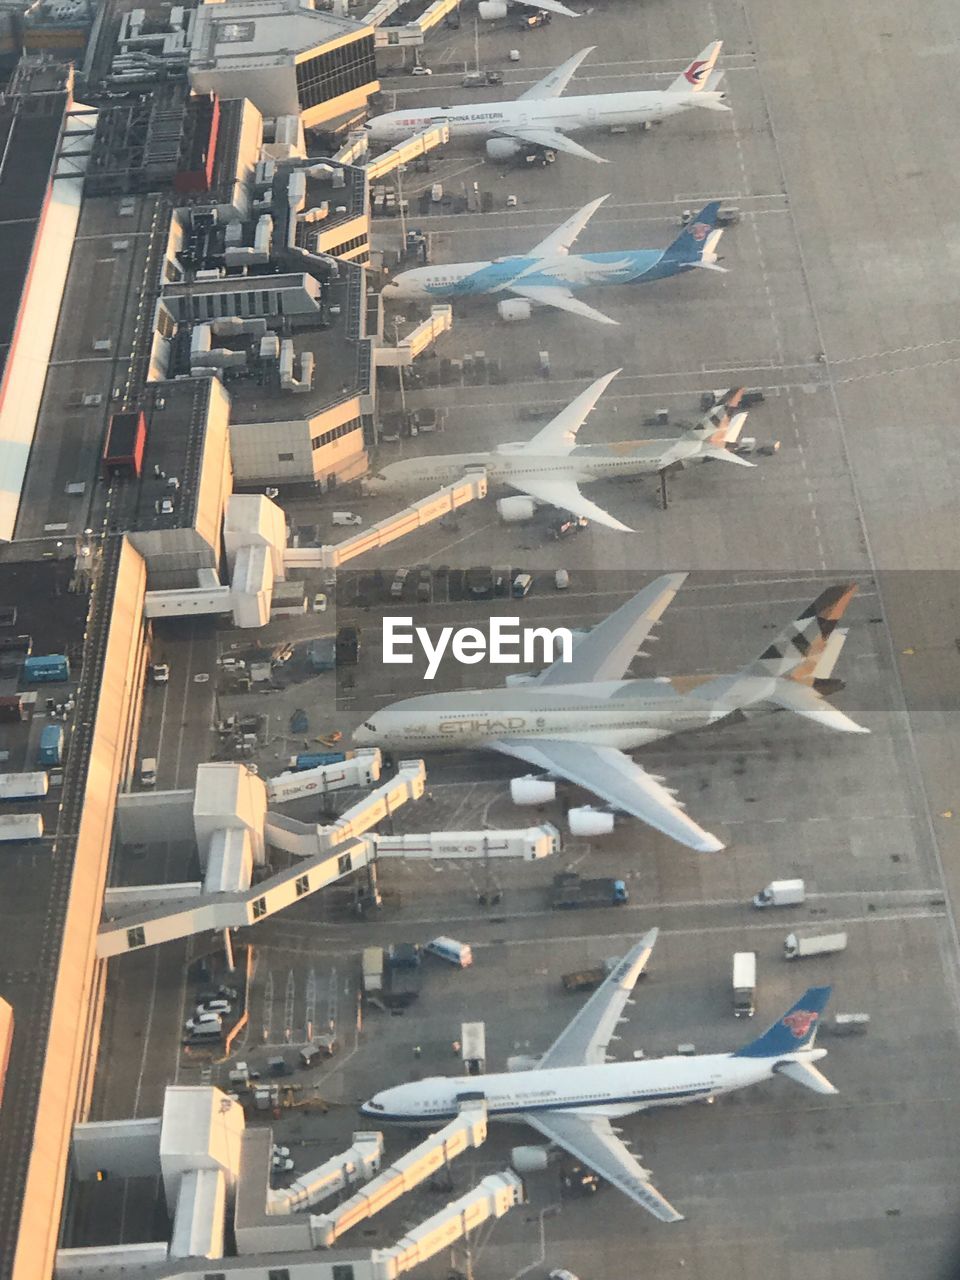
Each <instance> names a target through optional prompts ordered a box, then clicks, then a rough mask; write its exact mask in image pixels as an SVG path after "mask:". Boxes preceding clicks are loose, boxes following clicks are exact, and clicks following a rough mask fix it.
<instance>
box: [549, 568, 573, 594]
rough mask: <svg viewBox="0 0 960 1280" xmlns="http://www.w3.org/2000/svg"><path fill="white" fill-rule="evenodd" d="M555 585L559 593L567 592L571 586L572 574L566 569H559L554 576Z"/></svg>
mask: <svg viewBox="0 0 960 1280" xmlns="http://www.w3.org/2000/svg"><path fill="white" fill-rule="evenodd" d="M553 585H554V586H555V587H556V588H557V590H558V591H566V589H567V587H569V585H570V574H569V573H568V572H567V570H566V569H558V570H557V572H556V573H555V574H554V575H553Z"/></svg>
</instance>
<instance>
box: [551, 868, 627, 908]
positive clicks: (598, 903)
mask: <svg viewBox="0 0 960 1280" xmlns="http://www.w3.org/2000/svg"><path fill="white" fill-rule="evenodd" d="M629 900H630V894H629V892H628V890H627V886H626V884H625V883H624V882H623V881H622V880H611V879H609V878H608V877H606V876H603V877H601V878H600V879H596V880H583V879H581V877H580V876H579V875H578V874H577V873H576V872H575V871H561V872H560V873H559V875H555V876H554V877H553V899H552V905H553V906H554V908H555V909H557V910H559V911H570V910H575V909H576V908H578V907H619V906H622V905H623V904H624V903H625V902H628V901H629Z"/></svg>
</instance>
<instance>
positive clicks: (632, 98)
mask: <svg viewBox="0 0 960 1280" xmlns="http://www.w3.org/2000/svg"><path fill="white" fill-rule="evenodd" d="M722 44H723V41H722V40H715V41H714V42H713V44H711V45H708V46H707V48H706V49H704V51H703V52H702V53H701V54H700V55H699V57H697V58H694V60H693V62H691V63H690V65H689V66H688V67H686V68H685V69H684V70H683V72H682V73H681V74H680V75H679V76H678V77H677V78H676V80H674V82H673V83H672V84H671V85H670V87H669V88H667V89H648V90H644V91H642V92H633V93H592V94H585V95H582V96H580V97H576V98H563V99H561V98H560V95H561V94H562V93H563V91H564V89H565V88H566V87H567V85H568V84H569V83H570V80H571V79H572V77H573V74H574V72H575V71H576V69H577V68H578V67H579V66H580V63H581V62H582V61H583V60H584V58H585V57H586V56H587V54H588V53H592V52H593V47H591V48H589V49H581V50H580V52H579V53H575V54H574V55H573V57H572V58H569V59H568V60H567V61H566V62H565V63H564V64H563V66H561V67H557V69H556V70H555V71H551V72H550V74H549V75H548V76H544V78H543V79H542V80H540V81H538V82H537V83H536V84H535V85H534V86H533V87H532V88H531V89H528V90H527V91H526V93H522V94H521V95H520V97H519V98H518V99H517V100H516V101H515V102H473V103H467V104H465V105H464V106H460V107H407V108H405V109H404V110H403V111H388V112H387V113H386V114H385V115H382V116H374V117H373V119H372V120H370V121H369V123H368V124H367V126H366V128H367V130H368V132H369V134H370V138H371V140H372V141H373V142H379V143H385V144H387V145H390V146H392V145H393V144H394V143H396V142H402V141H403V140H404V139H405V138H412V137H413V136H414V134H417V133H422V132H423V131H424V130H425V129H430V128H432V127H433V126H434V125H438V124H445V125H447V126H448V127H449V130H450V138H451V140H452V141H456V140H457V139H463V138H467V139H478V138H484V139H486V147H487V155H488V156H489V157H490V159H491V160H509V159H511V158H512V157H513V156H515V155H517V154H518V152H520V151H522V150H523V149H524V147H529V146H536V147H544V148H548V149H550V150H553V151H566V152H567V153H568V154H569V155H572V156H581V157H582V158H583V159H585V160H594V161H596V162H597V164H606V161H605V160H604V159H603V157H602V156H598V155H594V153H593V152H592V151H588V150H587V149H586V147H582V146H580V144H579V143H578V142H574V141H573V139H572V138H570V137H568V136H567V135H568V134H570V133H577V132H579V131H582V130H598V129H609V128H610V127H611V126H613V125H620V124H651V123H655V122H656V121H659V120H665V119H666V117H667V116H673V115H677V114H678V113H679V112H681V111H688V110H689V109H690V108H691V107H706V108H707V109H708V110H710V111H729V110H730V108H729V107H728V106H726V105H725V103H724V101H723V98H724V96H725V95H724V94H722V93H720V92H718V91H717V88H716V86H717V85H718V84H719V83H720V80H721V77H722V76H723V72H722V71H714V69H713V68H714V64H715V63H716V61H717V57H718V56H719V53H720V49H721V46H722Z"/></svg>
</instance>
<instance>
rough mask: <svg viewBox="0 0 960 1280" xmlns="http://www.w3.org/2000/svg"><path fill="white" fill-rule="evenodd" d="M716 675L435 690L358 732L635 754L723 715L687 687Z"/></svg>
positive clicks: (402, 739) (442, 746) (366, 738)
mask: <svg viewBox="0 0 960 1280" xmlns="http://www.w3.org/2000/svg"><path fill="white" fill-rule="evenodd" d="M712 678H713V677H710V676H703V677H700V676H695V677H681V678H673V679H671V678H667V677H663V678H654V679H647V680H618V681H601V682H595V683H591V684H569V685H551V686H550V687H549V689H540V688H538V687H537V686H523V685H520V686H516V685H514V686H512V687H511V688H509V689H483V690H466V691H463V692H457V693H428V694H423V695H421V696H420V697H417V698H407V699H405V700H404V701H401V702H395V703H392V704H391V705H390V706H389V707H387V708H385V709H384V710H382V711H378V712H376V713H375V715H374V716H373V719H372V720H371V721H367V722H366V724H365V726H364V727H363V728H361V729H359V730H357V732H356V733H355V734H354V741H355V742H357V743H358V744H363V743H367V742H370V743H375V744H376V745H379V746H384V747H391V748H408V747H409V748H411V749H416V750H418V751H451V750H468V749H471V748H476V747H484V746H485V745H487V744H489V743H491V742H495V741H496V740H497V739H499V738H511V739H516V738H523V739H529V740H531V741H533V742H535V741H536V739H537V738H544V739H548V740H553V739H558V738H561V739H563V738H565V739H569V740H571V741H575V742H584V743H594V744H598V745H601V746H608V747H617V748H618V749H620V750H621V751H630V750H633V749H635V748H638V747H643V746H646V745H647V744H648V743H651V742H657V741H659V740H660V739H662V738H669V737H671V736H672V735H673V734H676V733H682V732H685V731H688V730H692V729H702V728H705V727H706V726H707V725H709V724H712V723H714V721H715V720H716V718H717V717H716V714H715V706H714V703H713V701H712V700H709V699H703V698H698V697H696V696H692V695H691V694H690V693H689V692H687V690H689V689H691V688H692V687H695V686H696V685H699V684H701V683H705V682H706V681H708V680H710V679H712ZM371 725H372V726H373V727H372V728H371V727H370V726H371Z"/></svg>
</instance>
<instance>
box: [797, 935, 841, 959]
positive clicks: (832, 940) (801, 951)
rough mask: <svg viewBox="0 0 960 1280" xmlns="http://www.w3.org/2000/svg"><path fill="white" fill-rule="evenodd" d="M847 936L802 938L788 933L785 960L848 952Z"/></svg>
mask: <svg viewBox="0 0 960 1280" xmlns="http://www.w3.org/2000/svg"><path fill="white" fill-rule="evenodd" d="M846 949H847V935H846V934H845V933H822V934H820V935H819V936H818V937H807V938H804V937H801V936H800V934H797V933H788V934H787V937H786V939H785V941H784V944H783V958H784V960H803V959H804V958H805V957H806V956H830V955H833V954H834V952H837V951H846Z"/></svg>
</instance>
